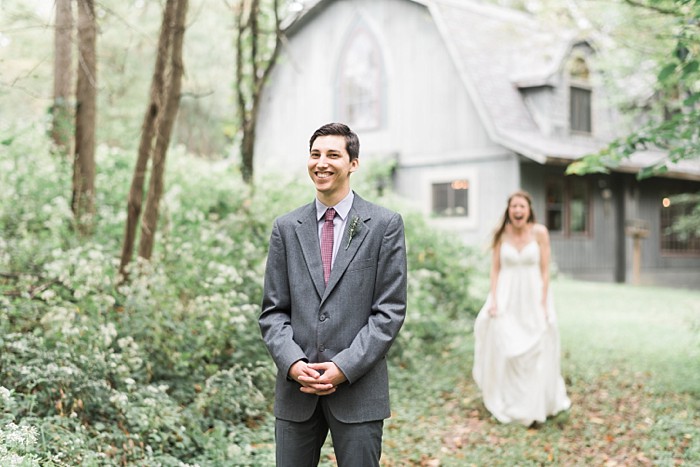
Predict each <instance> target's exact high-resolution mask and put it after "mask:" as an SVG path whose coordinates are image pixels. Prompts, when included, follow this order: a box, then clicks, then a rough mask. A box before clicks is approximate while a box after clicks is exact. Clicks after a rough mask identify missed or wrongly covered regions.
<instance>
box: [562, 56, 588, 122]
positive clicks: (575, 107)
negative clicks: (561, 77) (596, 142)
mask: <svg viewBox="0 0 700 467" xmlns="http://www.w3.org/2000/svg"><path fill="white" fill-rule="evenodd" d="M568 71H569V79H570V86H569V125H570V129H571V131H572V132H574V133H586V134H591V133H592V132H593V124H592V120H593V119H592V112H591V100H592V99H591V94H592V93H591V86H590V81H589V75H590V72H589V70H588V65H587V64H586V61H585V60H584V59H583V58H582V57H575V58H573V59H572V60H571V61H570V62H569V66H568Z"/></svg>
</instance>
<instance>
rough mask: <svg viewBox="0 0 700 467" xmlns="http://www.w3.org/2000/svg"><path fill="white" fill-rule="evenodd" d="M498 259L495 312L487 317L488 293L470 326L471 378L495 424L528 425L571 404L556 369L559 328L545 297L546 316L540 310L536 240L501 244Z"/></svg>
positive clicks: (537, 246) (558, 354) (549, 303)
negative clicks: (472, 342)
mask: <svg viewBox="0 0 700 467" xmlns="http://www.w3.org/2000/svg"><path fill="white" fill-rule="evenodd" d="M500 257H501V267H500V272H499V275H498V282H497V285H496V304H497V307H498V314H497V316H495V317H492V316H491V315H490V314H489V311H488V308H489V306H490V304H491V301H492V297H491V296H490V295H489V297H488V298H487V300H486V304H485V305H484V307H483V308H482V309H481V311H480V312H479V315H478V316H477V318H476V322H475V324H474V336H475V349H474V368H473V371H472V374H473V377H474V380H475V381H476V384H477V385H478V386H479V388H480V389H481V392H482V397H483V401H484V405H485V406H486V408H487V409H488V411H489V412H491V414H493V416H494V417H496V419H497V420H498V421H500V422H502V423H511V422H516V423H521V424H523V425H526V426H529V425H531V424H532V423H533V422H544V421H545V420H546V418H547V417H548V416H550V415H555V414H557V413H558V412H560V411H562V410H567V409H568V408H569V407H570V406H571V401H570V400H569V398H568V397H567V395H566V388H565V386H564V380H563V378H562V377H561V371H560V357H561V351H560V347H559V330H558V328H557V321H556V314H555V310H554V306H553V303H552V297H551V293H549V294H548V295H549V296H548V297H547V302H546V303H547V314H546V316H545V313H544V310H543V309H542V300H541V297H542V275H541V274H540V249H539V245H538V244H537V242H536V241H534V240H533V241H531V242H530V243H528V244H527V245H525V246H524V247H523V249H522V250H518V249H516V248H515V247H514V246H513V245H511V244H509V243H507V242H501V247H500Z"/></svg>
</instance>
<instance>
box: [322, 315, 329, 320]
mask: <svg viewBox="0 0 700 467" xmlns="http://www.w3.org/2000/svg"><path fill="white" fill-rule="evenodd" d="M320 319H321V321H325V320H327V319H328V316H327V315H321V317H320Z"/></svg>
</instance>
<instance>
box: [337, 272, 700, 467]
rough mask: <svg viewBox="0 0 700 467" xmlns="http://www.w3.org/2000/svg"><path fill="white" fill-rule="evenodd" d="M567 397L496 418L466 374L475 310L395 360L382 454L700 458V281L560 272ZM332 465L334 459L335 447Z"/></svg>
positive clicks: (603, 461) (479, 459) (412, 459)
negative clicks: (656, 284)
mask: <svg viewBox="0 0 700 467" xmlns="http://www.w3.org/2000/svg"><path fill="white" fill-rule="evenodd" d="M553 290H554V293H555V300H556V307H557V312H558V316H559V328H560V332H561V338H562V351H563V357H562V372H563V375H564V377H565V379H566V381H567V389H568V392H569V396H570V397H571V399H572V402H573V407H572V409H571V410H570V411H569V412H567V413H564V414H560V415H559V416H557V417H555V418H554V419H551V420H550V421H548V422H547V423H545V424H544V425H543V426H542V427H540V428H537V429H526V428H524V427H521V426H513V425H501V424H499V423H497V422H496V421H495V420H494V419H493V418H491V417H490V415H489V414H488V412H486V411H485V410H484V408H483V406H482V405H481V399H480V395H479V393H478V392H477V389H476V387H475V385H474V383H473V381H472V378H471V365H472V352H473V340H472V335H471V325H470V322H469V321H468V320H464V321H465V322H464V323H455V328H454V329H455V338H454V340H451V341H450V342H445V343H444V348H443V349H442V351H440V352H426V354H425V356H424V358H421V359H418V360H419V362H418V363H415V364H413V365H411V367H410V368H402V369H399V368H394V369H393V371H392V374H391V377H392V397H393V400H392V403H393V410H394V415H393V417H392V418H391V419H390V420H388V421H387V422H386V424H385V436H384V455H383V462H382V465H385V466H403V465H422V466H465V465H476V466H497V465H503V466H512V465H519V466H527V465H533V466H535V465H567V466H568V465H576V466H578V465H581V466H583V465H600V466H622V465H624V466H628V465H635V466H636V465H642V466H643V465H659V466H672V465H688V466H690V465H700V291H689V290H676V289H663V288H640V287H633V286H627V285H617V284H603V283H587V282H576V281H571V280H563V279H561V280H557V281H555V282H554V283H553ZM324 453H328V457H327V459H328V460H326V462H327V464H326V465H332V463H331V462H330V458H331V457H332V455H331V454H330V453H331V451H330V450H326V451H324Z"/></svg>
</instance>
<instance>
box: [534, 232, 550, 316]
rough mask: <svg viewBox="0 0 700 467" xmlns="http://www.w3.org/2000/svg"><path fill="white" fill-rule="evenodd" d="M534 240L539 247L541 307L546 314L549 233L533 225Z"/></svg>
mask: <svg viewBox="0 0 700 467" xmlns="http://www.w3.org/2000/svg"><path fill="white" fill-rule="evenodd" d="M534 230H535V238H536V239H537V243H538V244H539V247H540V274H541V275H542V307H543V308H544V312H545V314H546V313H547V294H548V293H549V260H550V257H551V247H550V245H549V231H548V230H547V227H545V226H544V225H542V224H537V225H535V229H534Z"/></svg>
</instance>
